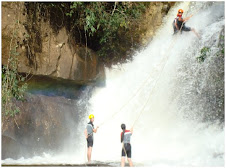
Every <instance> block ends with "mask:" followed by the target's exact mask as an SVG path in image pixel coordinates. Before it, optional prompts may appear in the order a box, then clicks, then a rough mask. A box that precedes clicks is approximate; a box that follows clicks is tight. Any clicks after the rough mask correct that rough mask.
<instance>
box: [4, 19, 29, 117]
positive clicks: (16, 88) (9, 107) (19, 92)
mask: <svg viewBox="0 0 226 168" xmlns="http://www.w3.org/2000/svg"><path fill="white" fill-rule="evenodd" d="M17 23H18V21H17ZM17 23H16V24H15V29H14V32H13V34H12V38H11V41H10V51H9V58H8V64H7V65H6V66H4V65H3V66H2V112H3V118H4V117H7V116H8V115H10V116H14V115H15V114H16V113H18V112H19V111H20V110H19V108H18V107H17V106H16V105H15V103H14V102H13V99H17V100H23V98H24V93H25V90H26V88H27V84H26V83H24V84H22V85H20V82H23V81H24V77H23V76H21V75H19V74H18V71H17V64H18V56H19V55H20V54H19V53H18V52H17V48H18V45H17V29H18V28H17V27H16V25H17Z"/></svg>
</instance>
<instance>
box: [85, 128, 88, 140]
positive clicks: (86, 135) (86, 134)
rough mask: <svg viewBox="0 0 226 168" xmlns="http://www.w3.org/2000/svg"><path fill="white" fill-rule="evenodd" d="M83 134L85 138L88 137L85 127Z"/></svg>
mask: <svg viewBox="0 0 226 168" xmlns="http://www.w3.org/2000/svg"><path fill="white" fill-rule="evenodd" d="M84 134H85V137H86V139H87V138H88V133H87V129H85V131H84Z"/></svg>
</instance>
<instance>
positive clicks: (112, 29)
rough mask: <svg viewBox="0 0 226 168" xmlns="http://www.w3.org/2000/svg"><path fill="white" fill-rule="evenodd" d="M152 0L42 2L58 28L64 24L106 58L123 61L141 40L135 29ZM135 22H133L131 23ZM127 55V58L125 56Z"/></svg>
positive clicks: (75, 38) (101, 57) (45, 12)
mask: <svg viewBox="0 0 226 168" xmlns="http://www.w3.org/2000/svg"><path fill="white" fill-rule="evenodd" d="M149 3H150V2H60V3H46V2H44V3H43V2H39V3H35V5H36V6H37V5H38V6H39V8H40V11H41V13H42V16H44V17H49V18H50V23H51V24H52V27H53V29H54V30H56V32H57V31H58V30H59V29H61V28H62V27H63V26H61V25H64V26H65V27H66V28H67V30H68V32H69V33H70V34H71V35H72V37H73V38H74V40H75V41H76V43H80V44H82V45H86V46H88V47H89V48H91V49H93V50H94V51H96V52H97V53H98V55H99V56H100V59H101V60H102V61H104V62H108V61H110V62H112V61H113V62H114V60H115V63H117V62H120V59H121V58H122V57H125V56H126V54H127V50H128V49H131V47H132V46H133V47H135V46H136V45H137V44H138V41H139V40H138V39H139V37H138V34H137V33H134V29H135V27H136V26H134V25H137V23H138V22H139V20H140V19H142V18H141V16H142V14H143V13H144V12H145V9H147V8H148V6H149ZM132 25H133V26H132ZM123 59H124V58H123Z"/></svg>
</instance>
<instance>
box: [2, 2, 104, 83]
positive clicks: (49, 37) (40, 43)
mask: <svg viewBox="0 0 226 168" xmlns="http://www.w3.org/2000/svg"><path fill="white" fill-rule="evenodd" d="M2 13H3V14H2V44H3V45H2V49H3V52H2V63H3V64H7V60H8V55H9V54H8V53H9V46H10V40H11V38H12V34H13V31H16V32H17V36H16V38H17V40H18V46H19V47H18V52H19V53H20V55H19V57H18V58H19V65H18V71H19V72H22V73H30V74H33V75H45V76H49V77H53V78H62V79H70V80H74V81H76V82H78V83H81V82H82V83H88V82H90V81H95V80H96V79H97V78H98V77H100V76H102V77H104V69H103V67H102V66H101V65H100V64H99V63H98V57H97V55H96V54H95V53H94V52H93V51H92V50H91V49H89V48H86V47H85V46H78V45H77V44H75V43H74V42H73V39H70V35H69V34H68V33H67V32H66V30H65V28H62V29H61V30H60V31H59V33H57V34H56V33H54V31H53V29H52V28H51V27H50V24H48V22H45V21H44V20H43V19H40V18H37V19H36V20H34V19H33V18H32V19H31V16H29V15H28V14H27V13H26V12H25V5H24V3H23V2H17V3H14V2H3V3H2Z"/></svg>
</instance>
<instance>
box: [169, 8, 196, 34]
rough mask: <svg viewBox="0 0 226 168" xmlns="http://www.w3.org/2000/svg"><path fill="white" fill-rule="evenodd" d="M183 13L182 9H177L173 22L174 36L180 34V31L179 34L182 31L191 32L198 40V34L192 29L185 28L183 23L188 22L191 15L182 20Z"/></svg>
mask: <svg viewBox="0 0 226 168" xmlns="http://www.w3.org/2000/svg"><path fill="white" fill-rule="evenodd" d="M183 13H184V11H183V10H182V9H179V10H178V13H177V17H176V18H175V19H174V21H173V29H174V34H176V33H178V32H180V31H181V33H182V31H193V32H194V33H195V35H196V36H197V37H198V38H200V36H199V34H198V33H197V32H196V31H195V29H194V28H191V27H187V26H185V22H186V21H188V20H189V19H190V18H191V17H192V16H193V15H191V16H189V17H186V18H183V17H182V15H183Z"/></svg>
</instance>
